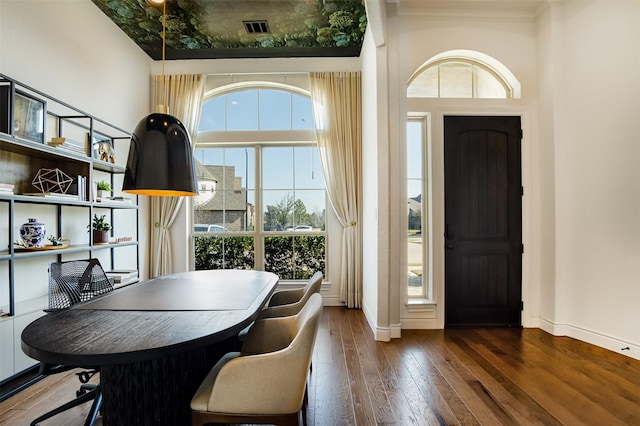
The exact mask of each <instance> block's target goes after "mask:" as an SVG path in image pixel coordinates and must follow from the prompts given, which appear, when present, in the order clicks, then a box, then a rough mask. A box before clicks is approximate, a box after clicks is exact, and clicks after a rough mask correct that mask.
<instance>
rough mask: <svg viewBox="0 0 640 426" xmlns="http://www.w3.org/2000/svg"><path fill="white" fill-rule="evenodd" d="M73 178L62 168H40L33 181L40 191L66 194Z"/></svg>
mask: <svg viewBox="0 0 640 426" xmlns="http://www.w3.org/2000/svg"><path fill="white" fill-rule="evenodd" d="M72 182H73V179H72V178H71V177H70V176H69V175H67V174H66V173H65V172H63V171H62V170H60V169H57V168H56V169H44V168H42V169H40V170H38V173H36V176H35V177H34V178H33V180H32V181H31V183H32V184H33V186H35V187H36V188H37V189H39V190H40V192H42V193H43V194H44V193H49V192H50V193H55V194H66V193H67V191H68V190H69V186H71V183H72Z"/></svg>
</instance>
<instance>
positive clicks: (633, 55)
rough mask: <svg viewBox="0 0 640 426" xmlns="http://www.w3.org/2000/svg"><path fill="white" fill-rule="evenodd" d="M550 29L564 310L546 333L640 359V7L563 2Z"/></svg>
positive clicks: (559, 291)
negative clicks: (590, 343)
mask: <svg viewBox="0 0 640 426" xmlns="http://www.w3.org/2000/svg"><path fill="white" fill-rule="evenodd" d="M545 19H547V20H548V22H547V23H545V26H547V27H549V28H550V31H551V34H552V35H556V34H557V37H552V38H551V40H548V42H547V44H548V45H549V48H550V49H551V50H552V52H551V54H547V57H549V58H553V59H554V61H553V64H552V65H546V66H545V67H546V69H547V71H548V70H549V69H550V70H551V72H550V73H549V72H547V75H549V74H550V75H549V76H550V79H549V81H545V82H544V83H545V85H544V86H542V87H541V89H542V91H543V92H544V93H549V92H550V91H553V96H554V99H553V102H554V105H553V106H554V112H553V116H552V120H553V121H551V120H545V122H544V123H542V124H543V125H544V133H545V134H550V135H552V137H553V144H554V155H555V188H554V190H555V203H556V206H555V215H556V217H555V229H556V235H555V239H556V244H555V247H552V246H550V247H549V248H550V249H551V250H552V251H553V249H555V255H556V258H555V298H556V300H555V306H551V307H549V309H547V308H546V307H544V305H543V309H541V313H544V315H549V317H548V322H546V323H545V324H543V326H544V328H545V329H548V330H550V331H551V332H553V333H555V334H567V335H570V336H573V337H577V338H580V339H583V340H586V341H590V342H592V343H596V344H599V345H602V346H605V347H608V348H609V349H612V350H616V351H620V349H621V348H622V347H626V346H629V347H630V350H629V351H624V352H622V353H625V354H627V355H630V356H633V357H636V358H640V327H639V324H640V310H639V309H638V301H639V300H640V286H639V285H638V282H640V243H639V241H640V222H639V220H638V219H639V218H640V168H638V159H639V158H640V143H638V134H640V121H639V120H638V118H637V112H638V111H639V110H640V96H639V95H640V78H639V77H638V76H639V74H638V69H640V54H639V52H640V26H638V22H639V20H640V3H638V2H637V1H617V2H605V1H583V2H575V1H569V2H563V3H561V4H557V5H555V6H554V7H553V10H552V11H551V12H550V13H549V14H548V15H547V16H545ZM555 51H557V52H561V55H554V54H553V52H555ZM541 65H542V64H541ZM549 67H550V68H549ZM558 87H562V90H559V91H557V92H556V91H555V90H554V89H556V88H558ZM545 248H546V247H543V250H544V249H545ZM548 266H549V267H551V266H552V265H551V262H549V265H548ZM544 274H545V276H553V270H551V269H550V270H547V271H544Z"/></svg>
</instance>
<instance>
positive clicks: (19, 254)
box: [0, 244, 91, 259]
mask: <svg viewBox="0 0 640 426" xmlns="http://www.w3.org/2000/svg"><path fill="white" fill-rule="evenodd" d="M15 250H16V249H14V254H13V256H14V257H15V258H16V259H26V258H29V257H42V256H54V255H57V254H63V253H77V252H79V251H89V250H91V246H89V245H88V244H78V245H70V246H69V247H67V248H63V249H57V250H34V251H15ZM17 250H20V249H19V248H18V249H17ZM6 254H7V252H6V251H3V252H2V253H0V256H2V255H6Z"/></svg>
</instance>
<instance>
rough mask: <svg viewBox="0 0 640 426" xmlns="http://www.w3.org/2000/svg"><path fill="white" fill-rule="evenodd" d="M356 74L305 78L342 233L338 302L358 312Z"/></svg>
mask: <svg viewBox="0 0 640 426" xmlns="http://www.w3.org/2000/svg"><path fill="white" fill-rule="evenodd" d="M360 80H361V79H360V73H359V72H339V73H331V72H321V73H311V74H310V82H311V100H312V102H313V113H314V117H315V121H316V133H317V137H318V149H319V151H320V158H321V161H322V168H323V172H324V178H325V182H326V186H327V192H328V194H329V199H330V201H331V205H332V207H333V210H334V211H335V213H336V215H337V216H338V219H339V220H340V223H341V224H342V226H343V231H342V268H341V279H340V283H341V289H340V297H341V300H342V301H343V302H344V303H346V305H347V307H349V308H360V307H361V306H362V255H361V253H362V237H361V236H362V229H361V227H360V216H361V212H360V209H361V206H362V200H361V193H362V179H361V176H362V101H361V88H360Z"/></svg>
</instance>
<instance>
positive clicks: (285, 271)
mask: <svg viewBox="0 0 640 426" xmlns="http://www.w3.org/2000/svg"><path fill="white" fill-rule="evenodd" d="M198 128H199V131H198V138H197V144H196V146H195V149H194V158H195V160H196V174H197V177H198V181H199V183H200V187H201V194H200V195H199V196H198V197H195V198H194V200H193V223H194V233H193V236H194V238H193V241H194V244H193V245H194V260H195V269H260V270H266V271H269V272H274V273H276V274H277V275H278V276H279V277H280V279H282V280H304V279H308V278H310V276H311V275H312V274H313V273H314V272H315V271H322V272H323V273H325V275H326V271H325V263H326V261H325V259H326V249H325V246H326V235H327V230H326V225H325V223H326V220H325V219H326V218H325V214H326V192H325V187H324V178H323V175H322V168H321V165H320V156H319V154H318V148H317V145H316V139H315V130H314V124H313V113H312V106H311V99H310V97H309V94H308V93H304V92H303V91H300V90H299V89H296V88H293V87H291V86H285V85H281V84H275V83H267V82H243V83H241V84H231V85H227V86H224V87H223V88H221V89H218V90H216V91H214V92H211V93H209V94H208V96H206V98H205V101H204V102H203V104H202V111H201V115H200V123H199V127H198Z"/></svg>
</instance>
